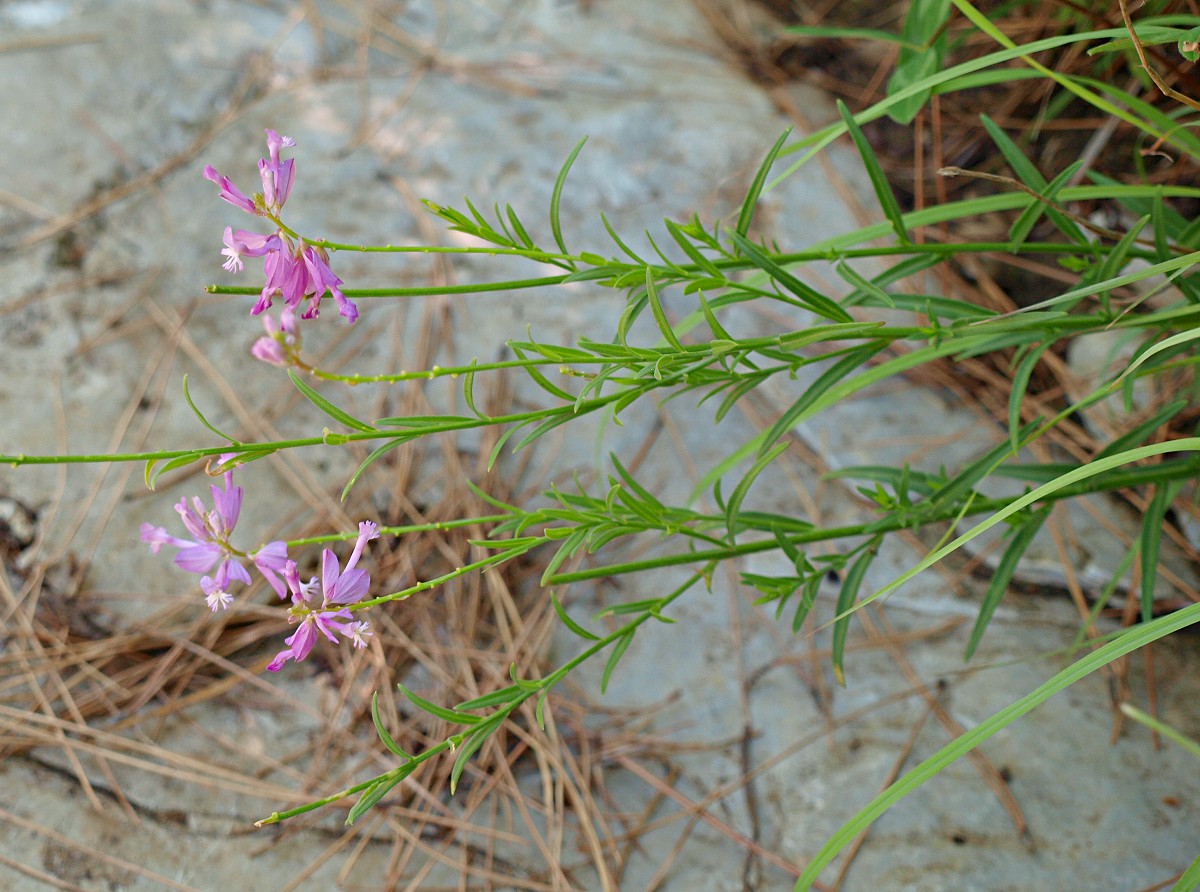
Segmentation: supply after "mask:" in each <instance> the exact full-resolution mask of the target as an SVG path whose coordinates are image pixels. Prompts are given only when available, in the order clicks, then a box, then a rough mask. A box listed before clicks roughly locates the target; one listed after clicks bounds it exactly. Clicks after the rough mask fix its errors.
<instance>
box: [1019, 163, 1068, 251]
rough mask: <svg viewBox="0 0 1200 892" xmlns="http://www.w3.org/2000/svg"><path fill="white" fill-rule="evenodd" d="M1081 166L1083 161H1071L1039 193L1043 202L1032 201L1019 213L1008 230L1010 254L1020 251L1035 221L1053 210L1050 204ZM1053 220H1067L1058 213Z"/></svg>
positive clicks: (1035, 223)
mask: <svg viewBox="0 0 1200 892" xmlns="http://www.w3.org/2000/svg"><path fill="white" fill-rule="evenodd" d="M1082 166H1083V161H1073V162H1071V163H1070V164H1068V165H1067V167H1066V169H1064V170H1063V171H1062V172H1061V173H1059V174H1058V176H1056V177H1055V178H1054V179H1053V180H1051V181H1050V182H1049V183H1048V184H1047V185H1046V188H1045V190H1043V191H1042V192H1041V193H1040V194H1041V196H1042V198H1043V199H1045V200H1044V201H1039V200H1037V199H1034V200H1033V202H1032V203H1031V204H1030V205H1029V206H1028V207H1027V208H1025V210H1023V211H1022V212H1021V215H1020V216H1019V217H1017V219H1016V222H1014V223H1013V225H1012V226H1011V227H1010V228H1009V230H1008V239H1009V242H1008V250H1009V251H1010V252H1012V253H1013V254H1016V253H1017V252H1018V251H1020V250H1021V246H1022V245H1024V244H1025V239H1027V238H1028V237H1029V233H1030V232H1032V231H1033V227H1034V226H1036V225H1037V221H1038V220H1040V219H1041V217H1042V215H1043V214H1049V212H1050V211H1051V210H1054V205H1053V204H1052V202H1053V201H1054V199H1055V197H1056V196H1057V195H1058V193H1059V192H1060V191H1062V188H1063V187H1064V186H1066V185H1067V183H1068V182H1070V180H1071V177H1073V176H1075V173H1076V172H1077V171H1078V170H1079V168H1080V167H1082ZM1055 219H1058V220H1065V219H1068V218H1065V217H1064V216H1063V215H1062V214H1061V213H1060V214H1058V216H1057V217H1056V218H1055Z"/></svg>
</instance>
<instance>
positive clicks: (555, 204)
mask: <svg viewBox="0 0 1200 892" xmlns="http://www.w3.org/2000/svg"><path fill="white" fill-rule="evenodd" d="M585 142H587V137H586V136H585V137H584V138H583V139H581V140H579V142H577V143H575V148H573V149H571V154H570V155H568V156H567V160H566V161H565V162H563V166H562V170H560V171H559V172H558V177H557V179H555V181H554V191H553V192H551V193H550V231H551V232H552V233H554V243H555V244H556V245H558V250H559V251H561V252H562V253H563V254H567V253H569V252H568V251H567V244H566V242H564V241H563V234H562V220H561V219H560V218H559V205H560V204H561V203H562V192H563V186H564V185H566V182H567V174H568V173H570V172H571V165H572V164H574V163H575V159H576V158H577V157H579V153H580V151H581V150H582V149H583V144H584V143H585Z"/></svg>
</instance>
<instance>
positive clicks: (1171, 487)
mask: <svg viewBox="0 0 1200 892" xmlns="http://www.w3.org/2000/svg"><path fill="white" fill-rule="evenodd" d="M1182 486H1183V481H1181V480H1176V481H1173V482H1171V483H1166V484H1159V485H1158V486H1156V487H1154V497H1153V498H1151V499H1150V504H1149V505H1148V506H1146V514H1145V516H1144V517H1143V518H1142V533H1141V537H1140V539H1141V545H1142V548H1141V551H1142V576H1141V590H1142V599H1141V600H1142V622H1150V620H1151V619H1153V617H1154V588H1155V585H1156V584H1157V582H1158V556H1159V551H1160V549H1161V548H1162V534H1163V523H1164V522H1165V521H1166V516H1167V510H1168V509H1169V508H1170V507H1171V503H1172V502H1173V501H1175V496H1177V495H1178V494H1179V490H1180V487H1182Z"/></svg>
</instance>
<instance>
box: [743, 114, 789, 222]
mask: <svg viewBox="0 0 1200 892" xmlns="http://www.w3.org/2000/svg"><path fill="white" fill-rule="evenodd" d="M791 132H792V128H790V127H789V128H788V129H787V130H785V131H783V133H781V134H780V135H779V139H777V140H775V145H773V146H771V151H769V152H767V157H766V158H764V159H763V163H762V164H761V165H760V166H759V168H758V173H756V174H755V175H754V180H753V182H751V183H750V189H749V191H748V192H747V193H746V200H745V201H743V202H742V212H741V213H740V214H738V221H737V233H738V235H742V236H744V235H746V234H747V233H748V232H749V231H750V223H751V221H753V220H754V209H755V207H757V206H758V199H759V197H760V196H761V195H762V191H763V186H765V185H766V182H767V174H768V173H770V171H771V165H772V164H774V163H775V159H776V158H777V157H778V156H779V150H780V149H782V148H783V144H784V142H785V141H786V140H787V138H788V135H789V134H790V133H791Z"/></svg>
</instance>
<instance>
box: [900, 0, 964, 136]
mask: <svg viewBox="0 0 1200 892" xmlns="http://www.w3.org/2000/svg"><path fill="white" fill-rule="evenodd" d="M949 18H950V0H912V2H911V3H910V5H909V7H908V15H907V16H905V19H904V44H905V45H904V46H902V47H901V48H900V57H899V59H897V61H896V70H895V71H894V72H893V73H892V76H891V78H889V79H888V85H887V94H888V96H889V97H891V96H895V95H896V94H898V93H900V92H901V91H903V90H905V89H907V88H909V87H912V86H913V85H914V84H917V83H919V82H920V81H923V80H925V79H926V78H928V77H930V76H932V75H934V74H937V73H938V71H939V70H940V69H941V67H942V60H943V57H944V56H945V52H946V38H945V36H944V35H943V34H942V31H943V29H944V27H945V25H946V22H947V20H948V19H949ZM931 92H932V91H931V89H929V88H926V89H925V90H922V91H921V92H919V93H917V94H916V95H914V96H910V97H908V98H906V99H903V100H900V101H899V102H897V103H896V104H895V105H894V106H893V107H892V108H891V109H890V110H889V111H888V114H889V115H890V116H891V118H892V120H894V121H895V122H896V123H898V124H910V123H912V119H913V118H915V117H916V116H917V112H919V111H920V110H921V108H922V107H923V106H924V105H925V103H926V102H928V101H929V96H930V93H931Z"/></svg>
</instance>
